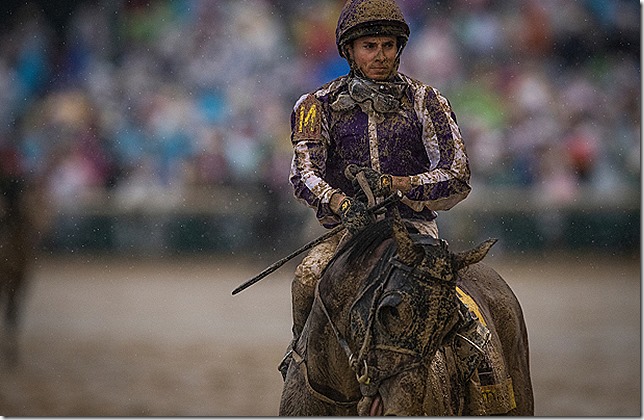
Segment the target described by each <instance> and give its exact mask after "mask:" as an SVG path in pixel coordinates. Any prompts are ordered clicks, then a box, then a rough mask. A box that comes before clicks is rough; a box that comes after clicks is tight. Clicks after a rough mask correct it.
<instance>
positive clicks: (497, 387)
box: [435, 285, 516, 415]
mask: <svg viewBox="0 0 644 420" xmlns="http://www.w3.org/2000/svg"><path fill="white" fill-rule="evenodd" d="M461 287H463V286H462V285H461V286H457V287H456V293H457V294H458V298H459V299H460V301H461V302H462V303H463V304H464V306H465V307H466V308H467V310H468V311H469V312H470V316H471V317H472V318H473V320H474V322H472V323H471V324H470V325H469V326H467V327H466V328H465V329H464V330H461V331H459V332H457V333H456V334H455V336H454V339H453V340H451V341H450V342H448V343H445V344H444V345H443V347H442V348H440V349H439V351H438V353H440V356H437V357H436V358H435V363H438V364H440V363H442V364H443V365H444V366H443V367H444V369H437V370H436V371H435V372H450V371H452V372H454V371H456V372H457V375H458V377H459V379H460V383H461V384H465V386H466V387H467V392H466V393H467V395H468V398H467V400H466V401H464V402H463V404H466V405H467V407H464V408H466V412H468V413H470V414H472V415H493V414H505V413H507V412H508V411H510V410H512V409H513V408H515V407H516V401H515V399H514V388H513V386H512V378H511V377H510V375H509V374H508V372H507V366H506V363H505V359H504V357H503V353H502V347H501V341H500V339H499V337H498V335H497V334H496V332H495V331H494V329H492V330H490V329H489V328H488V322H487V320H486V319H485V318H484V316H483V314H482V312H481V310H480V308H479V305H478V303H477V302H476V301H475V300H474V299H473V298H472V296H471V295H470V294H468V293H467V292H466V291H465V290H463V289H462V288H461ZM443 383H446V384H447V383H449V381H447V382H443ZM445 395H449V394H445Z"/></svg>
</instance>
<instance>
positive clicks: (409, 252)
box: [392, 207, 423, 266]
mask: <svg viewBox="0 0 644 420" xmlns="http://www.w3.org/2000/svg"><path fill="white" fill-rule="evenodd" d="M392 213H393V227H392V229H393V233H394V240H395V241H396V244H397V245H398V259H399V260H400V262H402V263H403V264H407V265H410V266H413V265H415V264H416V263H418V262H419V260H420V259H421V258H422V256H423V254H422V252H420V251H419V250H418V249H417V248H416V246H415V245H414V243H413V241H412V240H411V237H410V236H409V232H408V231H407V228H406V227H405V223H404V222H403V220H402V217H400V212H399V211H398V208H396V207H394V208H393V210H392Z"/></svg>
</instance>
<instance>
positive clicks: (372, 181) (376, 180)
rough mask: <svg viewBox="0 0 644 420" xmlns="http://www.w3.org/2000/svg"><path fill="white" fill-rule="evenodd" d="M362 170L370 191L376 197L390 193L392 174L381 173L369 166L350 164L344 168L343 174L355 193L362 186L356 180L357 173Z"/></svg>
mask: <svg viewBox="0 0 644 420" xmlns="http://www.w3.org/2000/svg"><path fill="white" fill-rule="evenodd" d="M360 172H362V173H363V174H364V177H365V179H366V181H367V184H368V185H369V188H370V189H371V192H372V193H373V195H375V196H376V197H387V196H389V194H391V190H392V185H391V182H392V176H391V175H383V174H381V173H380V172H378V171H376V170H374V169H372V168H369V167H368V166H358V165H355V164H350V165H349V166H347V168H346V169H345V171H344V173H345V176H346V177H347V178H348V179H349V180H350V181H351V182H352V184H353V190H354V191H355V193H356V194H359V193H360V192H361V191H362V187H361V185H360V183H359V182H358V178H357V175H358V174H359V173H360Z"/></svg>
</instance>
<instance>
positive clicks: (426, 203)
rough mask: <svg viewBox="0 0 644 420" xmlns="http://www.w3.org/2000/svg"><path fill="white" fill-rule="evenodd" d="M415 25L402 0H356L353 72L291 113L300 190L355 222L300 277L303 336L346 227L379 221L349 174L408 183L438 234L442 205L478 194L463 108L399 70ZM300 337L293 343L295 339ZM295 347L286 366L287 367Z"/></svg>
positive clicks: (421, 218)
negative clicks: (459, 116) (461, 123)
mask: <svg viewBox="0 0 644 420" xmlns="http://www.w3.org/2000/svg"><path fill="white" fill-rule="evenodd" d="M408 37H409V26H408V25H407V23H406V22H405V19H404V17H403V14H402V12H401V10H400V8H399V7H398V5H397V4H396V2H395V1H394V0H348V1H347V2H346V4H345V5H344V7H343V9H342V11H341V13H340V17H339V20H338V25H337V29H336V45H337V48H338V52H339V54H340V55H341V56H342V57H343V58H345V59H346V60H347V62H348V63H349V66H350V71H349V74H347V75H345V76H342V77H339V78H337V79H335V80H333V81H331V82H329V83H327V84H325V85H323V86H322V87H320V88H319V89H317V90H315V91H313V92H311V93H308V94H305V95H303V96H302V97H301V98H300V99H299V100H298V101H297V102H296V104H295V107H294V109H293V112H292V115H291V142H292V146H293V160H292V164H291V170H290V182H291V184H292V186H293V188H294V193H295V196H296V197H297V198H298V199H300V200H302V201H303V202H305V203H306V204H307V205H308V206H310V207H312V208H313V209H314V210H315V211H316V216H317V219H318V221H319V222H320V224H322V225H323V226H324V227H325V228H329V229H330V228H333V227H335V226H337V225H339V224H342V225H344V226H345V227H346V230H343V231H341V232H340V233H339V234H337V235H336V236H334V237H332V238H331V239H329V240H327V241H326V242H324V243H322V244H320V245H318V246H316V247H315V248H313V249H312V250H311V251H310V252H309V253H308V255H307V256H306V257H305V258H304V259H303V260H302V263H301V264H300V265H299V266H298V267H297V269H296V271H295V277H294V279H293V283H292V289H291V290H292V305H293V307H292V310H293V335H294V341H293V343H294V342H295V340H297V338H298V337H299V335H300V333H301V332H302V329H303V327H304V323H305V321H306V319H307V317H308V314H309V311H310V309H311V305H312V303H313V296H314V289H315V286H316V284H317V281H318V280H319V278H320V275H321V273H322V270H323V269H324V268H325V266H326V265H327V264H328V263H329V261H330V259H331V258H332V256H333V254H334V252H335V250H336V248H337V247H338V244H339V243H340V241H341V239H342V237H343V236H345V235H351V234H355V233H356V232H359V231H360V230H362V229H363V228H365V227H366V226H367V225H368V224H369V223H371V222H372V221H373V219H372V217H371V216H369V215H368V214H367V212H366V209H367V206H368V204H366V203H365V202H363V201H362V200H359V199H358V198H357V197H356V195H355V193H354V189H355V185H356V184H355V180H354V181H353V182H352V181H351V180H350V179H348V178H347V176H346V175H347V168H350V169H349V172H351V174H350V175H352V176H355V175H356V174H357V173H359V172H362V173H364V175H365V176H364V178H363V179H366V180H367V182H368V185H369V188H370V189H371V191H372V192H373V194H374V195H375V196H380V197H382V196H387V195H389V194H390V193H392V192H394V191H396V190H397V191H401V192H402V193H403V194H404V198H403V199H402V200H401V201H400V202H399V203H398V204H397V206H398V210H399V211H400V214H401V216H402V217H403V218H404V219H405V220H407V223H409V224H410V225H411V226H412V228H413V229H415V230H416V231H417V232H418V233H421V234H425V235H431V236H433V237H436V238H437V237H438V228H437V226H436V221H435V219H436V216H437V213H436V211H437V210H449V209H450V208H452V207H453V206H454V205H456V204H457V203H459V202H460V201H462V200H463V199H465V198H466V197H467V195H468V194H469V192H470V190H471V187H470V185H469V179H470V169H469V162H468V157H467V154H466V152H465V146H464V144H463V139H462V137H461V132H460V130H459V127H458V124H457V122H456V116H455V115H454V112H453V111H452V109H451V106H450V103H449V101H448V100H447V99H446V98H445V97H444V96H442V95H441V94H440V93H439V92H438V91H437V90H436V89H434V88H433V87H431V86H428V85H426V84H424V83H421V82H419V81H417V80H415V79H412V78H411V77H409V76H407V75H405V74H402V73H400V72H398V67H399V64H400V57H401V54H402V52H403V50H404V48H405V45H406V43H407V41H408ZM293 343H292V344H293ZM289 355H290V351H289V352H287V355H286V356H285V359H284V361H283V362H282V363H281V364H280V368H279V370H280V371H281V372H282V374H283V375H285V374H286V369H287V367H288V358H289Z"/></svg>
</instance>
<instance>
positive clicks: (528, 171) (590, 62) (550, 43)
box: [0, 0, 641, 205]
mask: <svg viewBox="0 0 644 420" xmlns="http://www.w3.org/2000/svg"><path fill="white" fill-rule="evenodd" d="M23 3H24V2H23ZM342 4H343V0H316V1H308V0H307V1H301V0H292V1H291V0H273V1H270V0H218V1H210V0H185V1H183V0H172V1H169V0H120V1H113V0H97V1H86V2H78V6H77V7H75V8H74V10H73V12H72V13H71V14H70V16H69V19H68V20H67V21H66V23H65V25H63V26H61V27H55V26H54V25H52V22H51V21H50V20H48V16H47V15H45V14H43V13H42V11H41V9H40V8H39V7H38V6H35V5H34V4H30V3H29V2H26V4H25V5H24V6H21V7H20V8H19V9H18V10H16V11H15V12H14V13H12V15H11V16H10V18H9V17H5V20H6V22H4V23H3V25H2V29H1V30H0V31H1V32H0V36H1V39H0V102H1V103H2V106H1V107H0V169H1V171H4V172H5V173H8V172H12V171H13V172H16V173H18V172H20V173H23V174H27V175H28V176H40V177H44V179H46V181H47V183H48V186H49V189H50V192H51V194H52V196H53V197H54V199H55V201H56V203H58V204H59V205H70V204H73V203H78V202H79V200H80V199H81V198H82V196H83V194H85V193H86V192H87V191H96V190H97V189H99V190H103V191H105V192H108V193H110V194H112V195H113V196H115V197H119V198H120V199H121V200H123V201H124V202H130V203H145V201H146V199H147V198H148V197H149V195H150V194H155V193H156V192H158V191H168V190H174V189H179V190H181V189H185V188H189V187H193V186H219V185H227V186H232V187H239V188H241V189H243V188H245V187H246V186H249V185H255V186H256V185H262V186H264V188H268V189H270V190H272V191H275V192H276V194H288V195H289V196H290V194H291V193H290V187H289V185H288V171H289V166H290V159H291V146H290V142H289V120H290V119H289V117H290V112H291V109H292V106H293V104H294V102H295V100H296V99H297V98H298V97H299V96H300V95H301V94H303V93H304V92H307V91H310V90H312V89H314V88H316V87H317V86H319V85H321V84H323V83H325V82H326V81H329V80H331V79H333V78H335V77H337V76H339V75H342V74H346V73H347V71H348V67H347V65H346V62H345V61H344V60H343V59H341V58H340V57H339V56H338V54H337V50H336V47H335V34H334V30H335V25H336V22H337V17H338V14H339V11H340V9H341V7H342ZM399 4H400V5H401V7H402V9H403V11H404V14H405V16H406V18H407V19H408V22H409V24H410V27H411V38H410V42H409V44H408V46H407V48H406V50H405V52H404V54H403V57H402V63H401V71H402V72H403V73H405V74H408V75H410V76H412V77H414V78H417V79H419V80H422V81H424V82H426V83H428V84H430V85H432V86H434V87H436V88H437V89H439V90H440V91H441V92H442V93H443V94H444V95H445V96H446V97H448V98H449V100H450V101H451V103H452V105H453V107H454V110H455V112H456V114H457V118H458V122H459V125H460V127H461V130H462V132H463V136H464V139H465V141H466V147H467V150H468V153H469V156H470V160H471V166H472V172H473V178H472V182H473V184H475V186H476V185H482V186H485V185H488V186H491V187H495V186H519V187H525V188H532V189H534V190H535V191H538V192H539V194H540V196H542V197H543V199H544V200H550V201H551V202H554V203H558V202H563V203H565V202H567V201H571V200H576V199H577V196H578V194H580V193H581V192H587V191H593V193H597V194H601V193H602V192H605V191H613V190H615V189H619V188H625V187H629V186H630V187H633V186H635V187H637V186H639V180H640V129H641V127H640V124H641V120H640V109H641V104H640V92H641V73H640V71H641V69H640V5H639V3H638V2H636V1H635V0H611V1H604V0H521V1H512V2H506V1H500V0H498V1H497V0H451V1H450V0H445V1H440V2H434V1H431V2H429V1H426V0H399Z"/></svg>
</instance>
